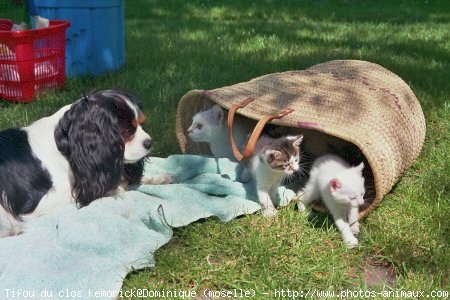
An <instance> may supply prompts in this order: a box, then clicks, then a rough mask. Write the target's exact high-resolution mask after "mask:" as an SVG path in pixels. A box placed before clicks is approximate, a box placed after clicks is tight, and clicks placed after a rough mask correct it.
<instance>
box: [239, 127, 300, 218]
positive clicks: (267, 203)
mask: <svg viewBox="0 0 450 300" xmlns="http://www.w3.org/2000/svg"><path fill="white" fill-rule="evenodd" d="M302 139H303V136H301V135H299V136H285V137H281V138H272V137H269V136H267V135H262V136H261V137H260V138H259V140H258V142H257V143H256V146H255V152H254V154H253V157H252V159H251V160H250V161H248V162H246V163H245V165H246V168H244V170H243V171H242V174H241V179H242V181H243V182H247V181H249V180H250V179H251V178H252V177H253V178H254V179H255V181H256V188H257V192H258V202H259V204H260V205H261V208H262V213H263V215H264V216H266V217H272V216H275V215H276V213H277V210H276V209H275V206H274V202H276V201H277V193H278V187H279V186H280V184H281V182H282V181H283V179H284V178H285V177H286V176H292V175H293V174H294V172H297V171H298V169H299V161H300V143H301V142H302Z"/></svg>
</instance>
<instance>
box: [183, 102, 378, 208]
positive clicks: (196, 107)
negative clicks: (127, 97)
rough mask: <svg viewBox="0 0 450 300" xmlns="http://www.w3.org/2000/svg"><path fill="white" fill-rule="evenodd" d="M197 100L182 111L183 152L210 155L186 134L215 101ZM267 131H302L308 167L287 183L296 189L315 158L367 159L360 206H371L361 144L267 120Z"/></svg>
mask: <svg viewBox="0 0 450 300" xmlns="http://www.w3.org/2000/svg"><path fill="white" fill-rule="evenodd" d="M196 100H197V101H191V103H190V104H191V105H190V109H189V111H186V112H185V115H183V118H182V119H183V121H182V130H183V132H184V135H185V141H186V144H185V147H184V149H183V152H185V153H196V154H204V155H211V151H210V150H209V146H208V145H207V144H206V143H194V142H193V141H191V140H190V139H189V137H187V135H186V131H187V128H188V127H189V126H190V125H191V123H192V117H193V116H194V115H195V114H196V113H197V112H199V111H202V110H207V109H210V108H211V107H213V106H214V105H215V104H216V103H215V102H213V101H212V100H210V99H209V98H207V97H205V96H200V95H199V96H198V98H197V99H196ZM222 108H223V109H224V110H225V111H226V112H228V109H227V108H225V107H222ZM236 117H238V118H243V119H246V122H248V123H249V124H252V126H251V127H252V128H253V127H254V126H255V125H256V123H257V121H258V120H254V119H250V118H247V117H245V116H242V115H239V111H238V112H237V114H236ZM225 126H226V125H225ZM264 133H265V134H269V135H271V136H273V137H279V136H283V135H298V134H302V135H303V142H302V149H301V150H302V156H301V163H302V167H303V169H304V170H305V171H306V176H301V175H300V172H299V173H298V174H297V176H296V177H295V179H294V180H293V181H292V182H290V183H288V184H286V185H287V187H289V188H291V189H292V190H294V191H298V190H300V189H301V188H302V187H303V186H304V185H305V183H306V181H307V180H308V178H309V171H310V169H311V166H312V163H313V162H314V160H315V159H316V158H318V157H320V156H322V155H325V154H327V153H333V154H336V155H338V156H340V157H342V158H343V159H344V160H346V161H347V162H348V163H350V164H351V165H358V164H359V163H361V162H364V166H365V167H364V170H363V176H364V178H365V187H366V194H365V196H364V198H365V199H366V201H365V204H364V205H363V206H362V207H361V208H360V211H361V212H363V211H365V210H366V209H368V208H369V207H371V205H372V203H373V201H374V199H375V196H376V193H375V184H374V176H373V172H372V169H371V166H370V164H369V162H368V160H367V159H366V157H365V156H364V154H363V152H362V151H361V150H360V149H359V148H358V146H356V145H355V144H353V143H351V142H349V141H346V140H344V139H341V138H339V137H336V136H333V135H330V134H327V133H324V132H321V131H319V130H314V129H306V128H298V127H290V126H281V125H275V124H271V123H268V124H267V125H266V128H265V130H264ZM313 208H314V209H316V210H318V211H325V209H324V207H323V205H322V204H321V203H315V204H314V205H313Z"/></svg>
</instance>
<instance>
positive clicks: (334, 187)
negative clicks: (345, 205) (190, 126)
mask: <svg viewBox="0 0 450 300" xmlns="http://www.w3.org/2000/svg"><path fill="white" fill-rule="evenodd" d="M341 187H342V183H341V181H340V180H339V179H337V178H333V179H331V180H330V188H331V191H332V192H334V191H336V190H337V189H340V188H341Z"/></svg>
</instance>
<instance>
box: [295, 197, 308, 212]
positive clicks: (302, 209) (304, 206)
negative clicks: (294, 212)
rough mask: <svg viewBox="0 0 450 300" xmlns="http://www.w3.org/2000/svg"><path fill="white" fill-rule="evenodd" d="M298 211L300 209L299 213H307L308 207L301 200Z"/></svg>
mask: <svg viewBox="0 0 450 300" xmlns="http://www.w3.org/2000/svg"><path fill="white" fill-rule="evenodd" d="M297 209H298V212H300V213H304V212H305V211H306V205H305V204H304V203H303V202H301V201H300V200H299V201H298V203H297Z"/></svg>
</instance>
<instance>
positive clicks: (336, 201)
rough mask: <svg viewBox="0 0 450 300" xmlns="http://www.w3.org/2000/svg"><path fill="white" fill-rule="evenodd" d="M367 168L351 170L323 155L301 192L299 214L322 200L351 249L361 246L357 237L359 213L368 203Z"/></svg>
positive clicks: (329, 155)
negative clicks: (307, 206)
mask: <svg viewBox="0 0 450 300" xmlns="http://www.w3.org/2000/svg"><path fill="white" fill-rule="evenodd" d="M363 168H364V164H363V163H361V164H359V165H358V166H356V167H351V166H350V165H349V164H348V163H347V162H346V161H344V160H343V159H342V158H340V157H339V156H337V155H333V154H327V155H324V156H321V157H319V158H317V159H316V160H315V161H314V163H313V165H312V168H311V172H310V178H309V180H308V182H307V183H306V185H305V187H304V188H303V189H302V190H301V191H300V192H299V202H298V208H299V211H305V205H308V204H309V203H311V202H313V201H315V200H319V199H322V202H323V203H324V204H325V206H326V207H327V208H328V210H329V212H330V213H331V215H332V216H333V219H334V223H335V225H336V227H337V228H338V229H339V231H340V232H341V234H342V238H343V239H344V242H345V243H346V245H347V247H349V248H352V247H354V246H356V245H357V244H358V240H357V238H356V237H355V236H354V235H355V234H358V233H359V222H358V210H359V206H361V205H363V204H364V194H365V188H364V177H363V176H362V170H363Z"/></svg>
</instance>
